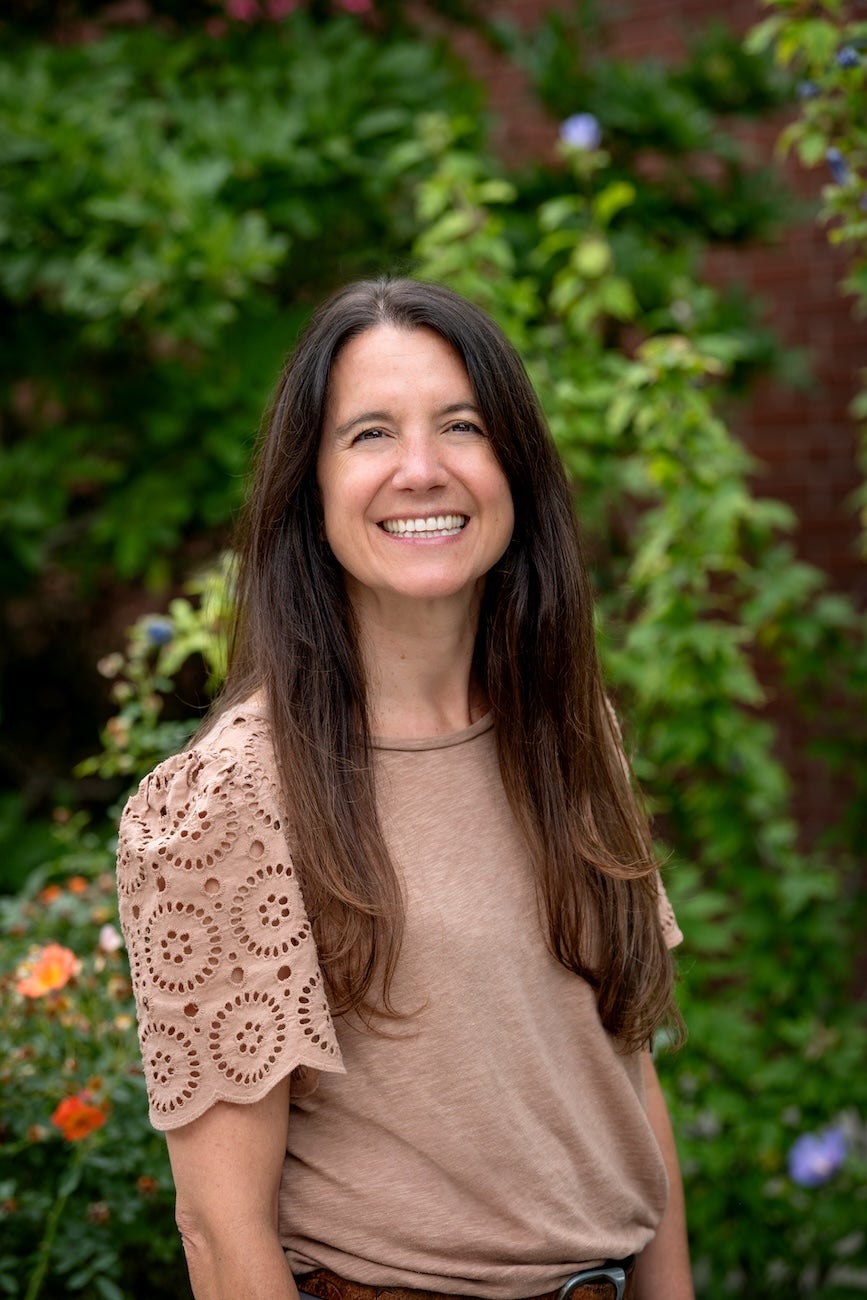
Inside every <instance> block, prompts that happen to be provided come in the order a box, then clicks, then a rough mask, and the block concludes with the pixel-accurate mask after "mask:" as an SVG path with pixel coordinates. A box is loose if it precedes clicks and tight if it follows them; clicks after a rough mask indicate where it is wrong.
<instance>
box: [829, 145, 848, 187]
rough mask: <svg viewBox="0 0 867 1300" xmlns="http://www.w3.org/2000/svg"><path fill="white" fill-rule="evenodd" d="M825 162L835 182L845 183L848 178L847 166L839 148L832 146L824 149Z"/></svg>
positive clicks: (838, 183)
mask: <svg viewBox="0 0 867 1300" xmlns="http://www.w3.org/2000/svg"><path fill="white" fill-rule="evenodd" d="M825 162H826V163H827V164H828V171H829V172H830V173H831V178H832V180H833V181H834V182H835V184H837V185H845V184H846V182H847V181H848V179H849V167H848V165H847V163H846V159H845V158H844V157H843V155H842V154H841V152H840V150H839V149H835V148H833V147H832V148H830V149H826V150H825Z"/></svg>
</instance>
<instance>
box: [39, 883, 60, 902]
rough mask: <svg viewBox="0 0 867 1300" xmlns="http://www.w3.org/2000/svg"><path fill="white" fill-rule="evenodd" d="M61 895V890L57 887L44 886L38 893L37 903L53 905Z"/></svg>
mask: <svg viewBox="0 0 867 1300" xmlns="http://www.w3.org/2000/svg"><path fill="white" fill-rule="evenodd" d="M62 893H63V890H62V889H61V888H60V886H59V885H46V886H45V888H44V889H40V891H39V901H40V903H55V902H56V901H57V899H58V898H60V896H61V894H62Z"/></svg>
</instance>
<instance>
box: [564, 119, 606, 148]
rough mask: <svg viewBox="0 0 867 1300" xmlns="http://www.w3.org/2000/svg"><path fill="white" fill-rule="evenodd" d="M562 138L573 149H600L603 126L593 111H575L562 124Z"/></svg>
mask: <svg viewBox="0 0 867 1300" xmlns="http://www.w3.org/2000/svg"><path fill="white" fill-rule="evenodd" d="M560 139H561V140H562V141H563V143H564V144H567V145H569V147H570V148H572V149H587V150H593V149H598V148H599V146H600V144H601V143H602V128H601V127H600V125H599V123H598V122H597V120H596V118H595V117H594V116H593V114H592V113H573V114H572V116H571V117H567V118H566V121H565V122H562V123H561V124H560Z"/></svg>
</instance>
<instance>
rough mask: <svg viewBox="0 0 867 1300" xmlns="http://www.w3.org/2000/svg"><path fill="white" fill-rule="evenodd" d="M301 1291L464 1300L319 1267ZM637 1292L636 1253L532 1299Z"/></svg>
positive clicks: (602, 1297)
mask: <svg viewBox="0 0 867 1300" xmlns="http://www.w3.org/2000/svg"><path fill="white" fill-rule="evenodd" d="M295 1280H296V1282H297V1283H298V1290H299V1291H301V1292H302V1293H304V1294H306V1295H310V1296H315V1297H316V1298H317V1300H465V1298H464V1297H460V1296H454V1295H446V1294H444V1293H443V1292H442V1291H420V1290H416V1289H415V1288H414V1287H408V1286H368V1285H367V1284H366V1283H364V1282H351V1281H350V1280H349V1279H348V1278H344V1277H338V1275H337V1274H336V1273H332V1272H331V1270H330V1269H328V1268H317V1269H316V1270H315V1272H313V1273H305V1274H303V1275H302V1276H301V1277H298V1278H296V1279H295ZM634 1294H635V1256H634V1255H630V1256H629V1258H628V1259H619V1260H609V1261H608V1262H607V1263H605V1264H600V1265H599V1267H598V1268H586V1269H582V1270H581V1271H580V1272H579V1273H573V1274H572V1276H571V1277H570V1278H567V1280H566V1281H565V1282H564V1284H563V1286H561V1287H558V1288H557V1290H556V1291H546V1293H545V1294H544V1295H542V1296H533V1297H531V1300H632V1297H633V1296H634Z"/></svg>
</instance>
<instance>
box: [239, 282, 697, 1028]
mask: <svg viewBox="0 0 867 1300" xmlns="http://www.w3.org/2000/svg"><path fill="white" fill-rule="evenodd" d="M386 324H387V325H393V326H397V327H399V328H402V329H409V330H412V329H419V328H425V329H430V330H434V331H435V332H436V333H437V334H439V335H440V336H441V337H442V338H444V339H446V340H447V341H448V342H449V343H450V344H451V345H452V347H453V348H454V349H455V351H456V352H457V354H458V355H459V356H460V357H461V359H462V360H463V362H464V365H465V366H466V369H467V373H468V375H469V378H470V381H471V384H472V387H473V390H474V393H475V397H476V401H477V402H478V405H479V408H480V410H481V411H482V414H483V416H484V419H485V424H486V429H487V432H488V435H489V437H490V439H491V443H492V446H493V449H494V452H495V454H496V456H497V458H498V460H499V462H500V464H501V466H502V468H503V470H504V472H505V474H506V476H507V478H508V481H509V485H510V488H511V492H512V497H513V501H514V508H515V530H514V535H513V537H512V540H511V543H510V545H509V547H508V549H507V551H506V553H505V554H504V556H503V557H502V559H501V560H500V561H499V563H498V564H497V565H496V567H495V568H494V569H493V570H492V572H491V573H490V574H489V575H488V577H487V580H486V585H485V591H484V595H483V599H482V607H481V612H480V621H479V628H478V634H477V640H476V649H475V662H474V668H475V672H476V675H477V678H478V680H479V682H480V684H481V686H482V687H483V689H484V691H485V693H486V695H487V697H488V699H489V701H490V705H491V709H492V712H493V717H494V727H495V734H496V740H497V749H498V754H499V762H500V768H501V772H502V778H503V783H504V786H505V790H506V793H507V795H508V799H509V802H510V804H511V807H512V809H513V812H514V814H515V817H516V819H517V821H518V824H519V826H520V828H521V830H522V831H523V835H524V838H525V840H526V843H527V846H528V850H529V854H530V859H531V862H532V864H533V868H534V870H535V873H536V880H537V889H538V895H539V899H540V911H541V913H542V915H543V918H544V924H545V926H546V929H547V937H548V943H549V946H550V949H551V951H552V953H553V954H554V956H555V957H556V958H557V960H558V961H560V962H561V963H562V964H563V965H564V966H565V967H567V968H568V969H569V970H572V971H574V972H575V973H576V974H577V975H580V976H581V977H583V978H584V979H585V980H587V981H588V982H589V983H590V984H591V985H592V986H593V988H594V989H595V991H596V995H597V1002H598V1008H599V1015H600V1018H601V1020H602V1023H603V1024H604V1026H605V1028H606V1029H607V1030H608V1031H609V1032H610V1033H611V1034H613V1035H615V1036H617V1037H618V1039H619V1040H620V1041H621V1043H622V1045H623V1048H624V1049H625V1050H635V1049H637V1048H639V1047H641V1046H642V1045H644V1044H646V1043H647V1042H648V1040H649V1039H650V1038H651V1036H652V1034H653V1033H654V1031H655V1030H656V1029H657V1028H658V1027H659V1026H660V1024H661V1023H662V1022H663V1021H664V1020H665V1019H666V1018H668V1019H670V1020H671V1021H672V1022H673V1024H674V1025H675V1027H677V1026H678V1025H679V1023H680V1022H679V1017H678V1015H677V1011H676V1008H675V1006H674V1003H673V998H672V965H671V959H670V955H669V953H668V951H667V948H666V946H665V943H664V940H663V937H662V933H661V928H660V923H659V917H658V908H657V883H656V862H655V859H654V855H653V850H652V845H651V840H650V835H649V831H648V826H647V822H646V819H645V817H644V815H643V813H642V811H641V809H640V807H639V804H638V802H637V799H636V796H635V794H634V793H633V790H632V787H631V783H630V778H629V773H628V769H627V767H626V765H625V762H624V759H623V756H622V752H621V748H620V745H619V741H618V737H617V735H616V734H615V732H616V723H615V722H614V720H613V717H612V715H611V712H610V709H609V707H608V705H607V701H606V698H605V694H604V691H603V687H602V680H601V675H600V670H599V664H598V659H597V653H596V644H595V636H594V626H593V600H592V592H591V588H590V582H589V579H588V575H587V569H586V566H585V564H584V561H583V558H582V555H581V546H580V540H579V534H578V530H577V525H576V522H575V516H574V511H573V505H572V499H571V493H570V490H569V486H568V483H567V481H566V476H565V473H564V471H563V467H562V464H561V462H560V458H559V456H558V454H557V451H556V448H555V446H554V443H553V440H552V439H551V436H550V433H549V432H548V429H547V426H546V423H545V420H544V417H543V415H542V412H541V409H540V407H539V403H538V400H537V398H536V394H535V392H534V390H533V387H532V385H531V383H530V381H529V379H528V377H527V374H526V371H525V370H524V366H523V364H522V362H521V360H520V358H519V357H518V355H517V353H516V352H515V350H514V348H513V347H512V345H511V344H510V343H509V342H508V340H507V339H506V338H505V336H504V335H503V334H502V332H501V331H500V329H499V328H498V327H497V326H496V325H495V324H494V322H493V321H492V320H490V318H489V317H488V316H487V315H486V314H485V313H484V312H482V311H481V310H479V309H478V308H477V307H475V306H473V305H472V304H471V303H469V302H467V301H465V300H464V299H463V298H460V297H459V296H458V295H457V294H455V293H452V292H451V291H450V290H448V289H445V288H443V287H441V286H438V285H433V284H425V283H421V282H418V281H413V280H407V279H394V280H391V279H383V280H377V281H362V282H359V283H356V284H353V285H349V286H348V287H347V288H345V289H343V290H341V291H339V292H338V293H336V294H335V295H334V296H333V297H331V298H330V299H329V300H328V301H327V302H325V303H324V304H323V305H322V306H321V307H320V309H319V310H318V311H317V312H316V313H315V314H314V316H313V318H312V320H311V321H310V323H309V325H308V326H307V328H306V330H305V331H304V333H303V335H302V337H301V339H300V341H299V343H298V346H297V347H296V349H295V350H294V352H293V353H292V355H291V356H290V358H289V360H288V362H287V364H286V367H285V369H284V371H283V374H282V377H281V379H280V382H279V384H278V386H277V389H276V392H275V395H274V398H273V400H272V402H271V405H270V407H269V410H268V412H267V413H266V418H265V421H264V423H263V427H262V433H261V436H260V443H259V448H258V454H257V459H256V469H255V474H254V478H253V482H252V486H251V491H250V494H249V499H248V504H247V507H246V512H245V514H244V517H243V520H242V524H241V530H240V531H241V537H240V545H239V555H240V567H239V583H238V618H237V623H236V629H235V636H234V641H233V649H232V656H231V666H230V672H229V677H228V683H227V687H226V691H225V693H224V695H223V697H222V699H221V701H220V702H219V703H218V705H217V709H216V712H217V714H219V713H220V712H222V709H223V708H224V707H229V705H231V704H235V703H237V702H238V701H239V700H241V699H243V698H245V697H246V696H248V695H249V694H251V693H252V692H253V691H255V690H259V691H262V692H263V693H264V696H265V700H266V704H267V709H268V714H269V721H270V726H271V733H272V740H273V745H274V750H275V755H276V760H277V764H278V770H279V774H280V780H281V785H282V791H283V795H284V800H285V805H286V808H287V810H288V812H289V819H288V827H289V829H288V835H289V840H290V844H291V849H292V854H293V859H294V861H295V863H296V865H297V867H298V869H299V871H300V874H301V879H302V883H303V889H304V896H305V902H306V905H307V907H308V910H309V912H310V916H311V920H312V923H313V927H314V933H315V936H316V939H317V943H318V946H319V954H320V960H321V961H322V964H323V969H324V971H325V975H326V979H327V982H328V986H329V991H330V996H331V1003H332V1009H333V1010H334V1011H335V1012H336V1013H341V1012H345V1011H348V1010H350V1009H353V1010H355V1011H356V1012H358V1013H360V1014H361V1015H363V1016H364V1017H366V1018H367V1019H368V1020H370V1019H371V1018H373V1017H376V1016H377V1015H382V1014H384V1015H386V1016H388V1015H399V1014H401V1013H400V1009H399V1008H395V1007H393V1006H392V1004H391V1000H390V988H391V981H392V976H393V973H394V969H395V964H396V961H397V958H398V955H399V952H400V946H401V940H402V934H403V898H402V892H401V887H400V884H399V881H398V879H397V875H396V872H395V869H394V866H393V864H392V863H391V861H390V859H389V855H388V852H387V850H386V847H385V844H384V841H383V837H382V833H381V830H380V827H379V822H378V819H377V812H376V798H375V789H374V773H373V764H372V745H371V737H370V733H369V728H368V715H367V705H366V692H365V682H364V674H363V669H362V662H361V655H360V651H359V645H358V637H357V628H356V625H355V620H354V618H353V613H352V609H351V607H350V604H349V601H348V599H347V597H346V594H345V591H344V586H343V581H342V574H341V571H340V568H339V566H338V564H337V562H336V560H335V559H334V556H333V555H332V554H331V551H330V548H329V547H328V546H327V544H326V543H324V542H323V540H322V538H323V532H322V510H321V503H320V499H319V492H318V488H317V483H316V460H317V452H318V448H319V441H320V435H321V430H322V420H323V413H324V409H325V403H326V397H327V392H328V383H329V376H330V373H331V369H332V366H333V364H334V361H335V358H336V357H337V355H338V353H339V352H340V350H341V348H342V347H344V346H345V344H346V343H347V342H348V341H349V340H350V339H352V338H355V337H357V336H358V335H359V334H362V333H364V332H365V331H366V330H369V329H372V328H373V327H375V326H377V325H386Z"/></svg>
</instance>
